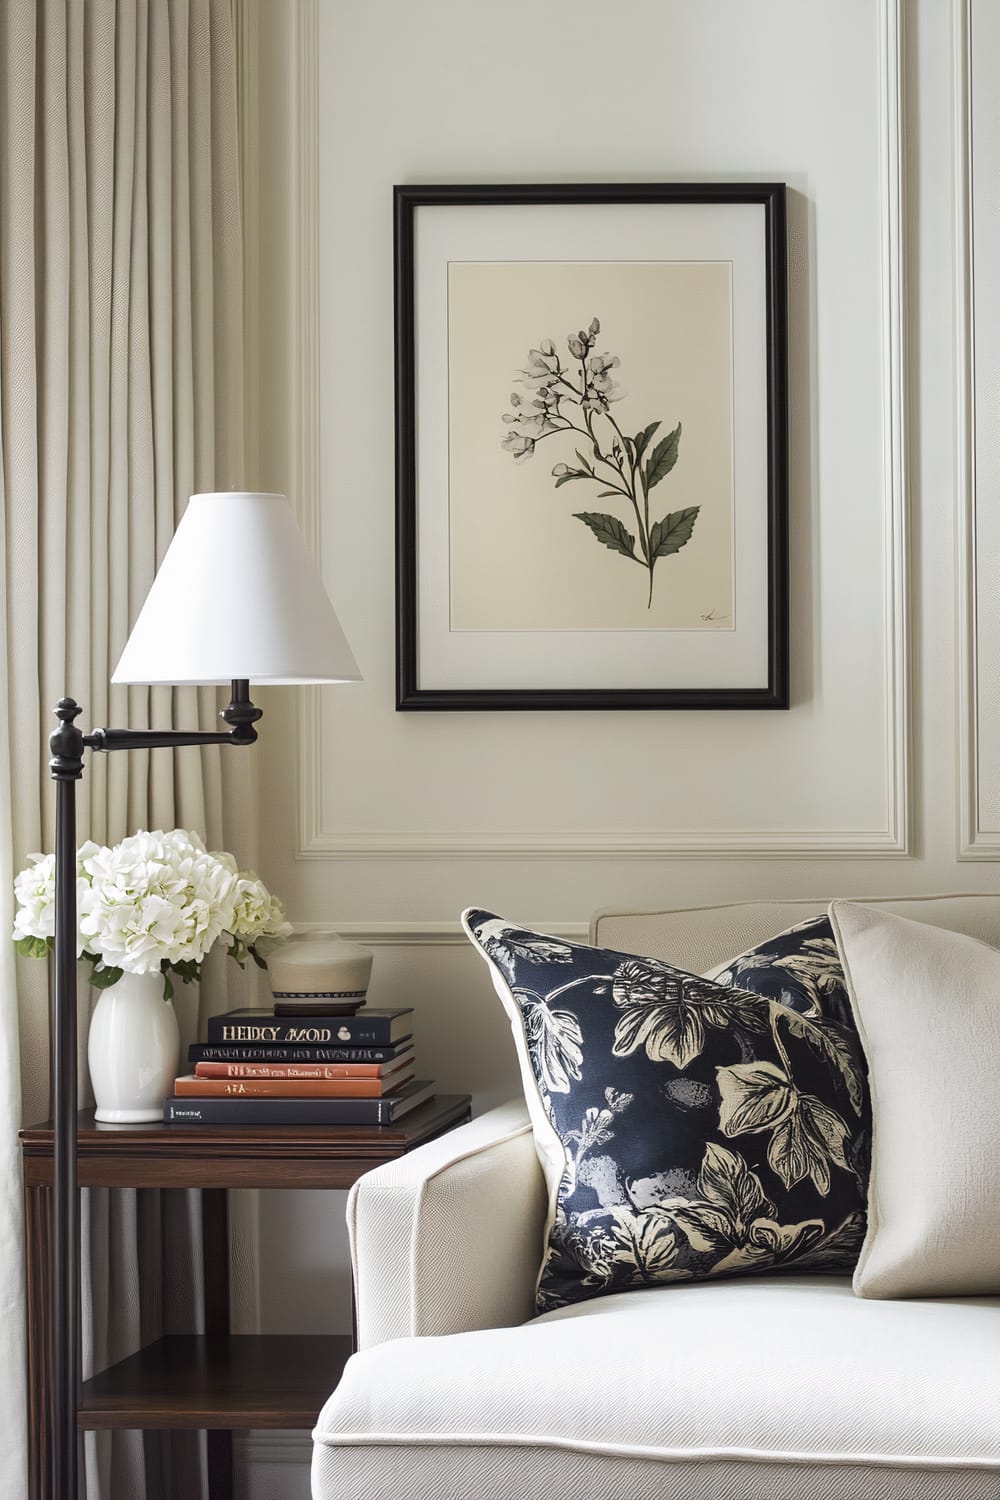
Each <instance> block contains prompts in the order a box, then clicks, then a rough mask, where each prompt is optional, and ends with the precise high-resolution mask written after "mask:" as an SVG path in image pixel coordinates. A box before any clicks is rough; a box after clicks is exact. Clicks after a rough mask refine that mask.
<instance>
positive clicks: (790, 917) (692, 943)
mask: <svg viewBox="0 0 1000 1500" xmlns="http://www.w3.org/2000/svg"><path fill="white" fill-rule="evenodd" d="M843 894H844V895H845V896H850V893H849V892H845V893H843ZM852 899H855V900H861V901H864V902H865V904H866V905H868V906H877V907H879V908H881V909H882V910H885V911H893V912H896V913H897V914H898V915H899V916H902V917H909V918H910V919H911V920H912V921H914V922H930V923H931V924H932V925H933V926H935V927H947V928H950V929H951V930H952V931H953V932H964V933H967V934H968V936H969V937H976V938H979V939H981V941H982V942H984V943H990V944H991V945H992V946H993V947H995V948H1000V896H998V895H996V894H993V895H971V896H877V897H868V896H860V897H853V898H852ZM829 904H830V896H820V897H816V898H814V899H810V898H803V899H801V900H795V901H740V902H736V903H733V904H731V905H728V906H698V907H688V908H684V909H682V910H679V911H612V910H608V911H600V912H598V913H597V914H596V915H595V917H594V919H593V921H592V922H591V924H590V939H591V942H593V943H596V944H598V945H599V946H600V947H602V948H619V949H621V950H622V951H623V952H625V953H645V954H648V955H649V956H650V957H651V958H664V959H666V961H667V963H671V964H676V965H677V967H678V968H679V969H690V970H691V972H692V974H706V973H708V972H709V971H710V970H713V969H717V968H719V967H721V966H722V965H724V964H726V963H727V962H728V961H729V959H731V958H732V957H733V956H734V955H735V954H737V953H743V952H744V951H745V950H746V949H747V948H753V947H756V945H757V944H758V943H762V942H764V941H765V940H766V939H767V938H769V937H773V936H774V934H775V933H776V932H784V931H785V930H786V928H789V927H793V926H794V925H795V923H796V922H804V921H806V920H807V918H809V917H819V916H822V915H823V913H824V912H825V911H826V909H827V907H828V906H829Z"/></svg>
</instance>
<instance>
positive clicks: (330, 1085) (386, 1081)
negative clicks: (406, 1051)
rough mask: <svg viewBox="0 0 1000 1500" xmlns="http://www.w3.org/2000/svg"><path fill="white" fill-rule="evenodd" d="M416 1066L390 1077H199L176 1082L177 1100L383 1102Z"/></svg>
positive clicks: (190, 1075)
mask: <svg viewBox="0 0 1000 1500" xmlns="http://www.w3.org/2000/svg"><path fill="white" fill-rule="evenodd" d="M412 1077H413V1067H412V1064H411V1066H410V1067H409V1068H408V1069H407V1068H402V1069H400V1070H399V1072H397V1073H391V1074H390V1075H389V1077H388V1078H198V1077H197V1076H196V1075H195V1074H194V1073H186V1074H185V1075H184V1077H183V1078H176V1079H175V1080H174V1093H175V1095H176V1096H177V1097H178V1098H194V1099H382V1098H386V1097H387V1096H388V1095H389V1094H390V1093H392V1092H393V1091H394V1090H395V1089H398V1088H401V1087H402V1085H403V1084H404V1083H409V1082H410V1080H411V1079H412Z"/></svg>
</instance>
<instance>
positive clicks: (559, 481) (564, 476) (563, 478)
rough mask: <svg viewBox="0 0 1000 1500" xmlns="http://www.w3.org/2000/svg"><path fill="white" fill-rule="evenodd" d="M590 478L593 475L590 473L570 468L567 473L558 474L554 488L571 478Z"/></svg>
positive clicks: (566, 482) (567, 482)
mask: <svg viewBox="0 0 1000 1500" xmlns="http://www.w3.org/2000/svg"><path fill="white" fill-rule="evenodd" d="M592 478H593V475H591V474H579V473H577V472H576V471H575V470H572V469H571V470H570V472H569V473H568V474H560V475H559V478H558V479H557V480H556V489H558V488H559V486H560V485H561V484H569V482H570V480H571V479H592Z"/></svg>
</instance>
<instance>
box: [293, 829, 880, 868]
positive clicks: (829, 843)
mask: <svg viewBox="0 0 1000 1500" xmlns="http://www.w3.org/2000/svg"><path fill="white" fill-rule="evenodd" d="M907 853H908V849H907V847H906V846H905V844H903V843H901V842H900V840H899V839H898V837H897V835H896V834H895V832H894V831H893V830H892V829H886V830H882V829H872V830H869V829H861V830H857V831H855V830H841V829H815V830H813V829H810V830H806V831H800V830H797V829H796V830H790V831H784V832H783V831H773V830H770V829H766V830H765V829H760V830H755V829H747V830H744V831H740V832H737V833H730V832H728V831H722V830H719V829H701V828H693V829H664V830H653V831H649V830H648V829H643V830H637V831H635V832H631V831H629V830H627V829H626V830H623V829H616V830H613V831H604V830H600V829H598V830H588V831H587V832H586V833H567V832H566V831H565V830H560V831H556V830H551V831H550V830H536V829H532V830H521V829H518V830H516V831H515V832H512V833H506V832H504V833H501V832H497V831H496V830H482V831H479V830H475V831H468V830H466V831H463V832H448V833H441V832H434V831H429V832H427V833H395V832H393V833H383V832H363V833H353V834H345V835H334V834H331V833H324V834H323V835H322V836H317V837H316V838H314V839H313V840H312V841H311V842H310V843H309V844H308V845H304V846H303V847H301V848H300V849H299V850H298V858H300V859H394V860H436V859H452V860H454V859H468V860H477V859H490V860H503V859H514V860H525V859H530V860H539V859H544V860H559V859H565V860H577V859H591V860H601V859H603V860H655V859H823V860H826V859H857V858H859V857H860V856H862V855H869V856H872V857H876V858H878V857H887V858H891V857H893V856H897V855H905V854H907Z"/></svg>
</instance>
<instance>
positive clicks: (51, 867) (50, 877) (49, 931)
mask: <svg viewBox="0 0 1000 1500" xmlns="http://www.w3.org/2000/svg"><path fill="white" fill-rule="evenodd" d="M97 848H98V846H97V844H95V843H93V841H92V840H88V841H87V842H86V843H85V844H81V846H80V848H79V849H78V850H77V855H76V909H77V924H78V925H77V942H76V953H77V957H78V958H79V956H80V954H81V953H83V951H84V949H85V948H86V946H87V945H86V942H85V941H84V936H83V933H82V931H81V930H80V925H79V924H80V919H81V918H82V916H83V913H84V912H85V911H86V910H87V907H88V905H89V902H90V899H91V885H90V877H89V875H88V874H87V873H86V871H85V869H84V860H86V859H87V858H88V857H89V856H90V855H91V854H93V853H95V852H96V851H97ZM14 898H15V900H16V901H17V911H16V912H15V914H14V932H13V937H14V941H15V942H20V941H21V940H22V939H23V938H41V939H42V940H44V941H46V942H47V941H48V940H49V939H54V938H55V935H56V857H55V855H54V854H29V855H28V863H27V865H26V866H25V867H24V869H23V870H21V872H20V873H19V874H18V875H17V876H16V877H15V879H14Z"/></svg>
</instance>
